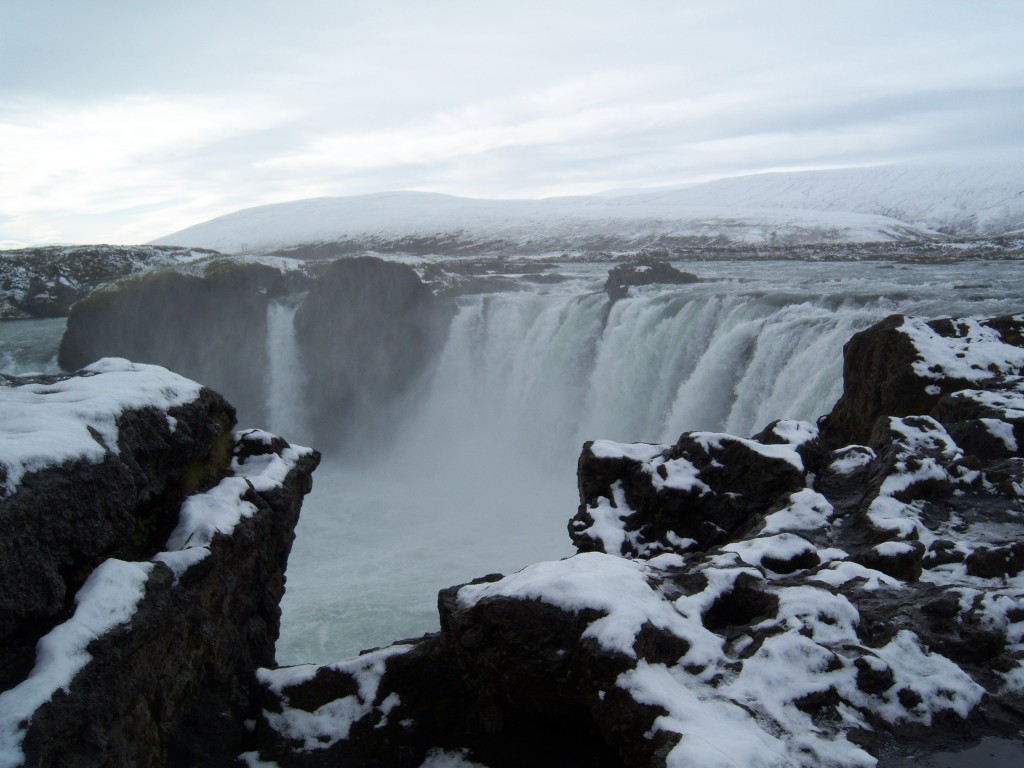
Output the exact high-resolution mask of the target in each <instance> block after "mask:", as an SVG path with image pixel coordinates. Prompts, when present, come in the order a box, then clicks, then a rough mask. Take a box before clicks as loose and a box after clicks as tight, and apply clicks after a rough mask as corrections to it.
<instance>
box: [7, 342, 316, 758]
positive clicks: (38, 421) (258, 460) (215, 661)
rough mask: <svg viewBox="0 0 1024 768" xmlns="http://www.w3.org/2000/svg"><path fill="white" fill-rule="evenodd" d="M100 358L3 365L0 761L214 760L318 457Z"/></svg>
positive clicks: (226, 743)
mask: <svg viewBox="0 0 1024 768" xmlns="http://www.w3.org/2000/svg"><path fill="white" fill-rule="evenodd" d="M234 426H235V413H234V409H233V408H232V407H231V406H230V405H229V404H228V403H227V402H226V401H225V400H224V399H223V398H222V397H221V396H220V395H218V394H216V393H215V392H212V391H211V390H208V389H206V388H204V387H201V386H200V385H198V384H196V383H194V382H192V381H189V380H188V379H184V378H182V377H180V376H177V375H175V374H172V373H170V372H169V371H167V370H165V369H163V368H159V367H156V366H147V365H138V364H133V363H129V362H128V361H126V360H118V359H105V360H101V361H100V362H98V363H96V364H94V365H91V366H89V367H87V368H85V369H84V370H82V371H80V372H79V373H78V374H77V375H75V376H59V377H45V378H35V379H31V380H29V379H15V378H11V377H2V378H0V531H2V536H0V691H2V692H0V766H4V767H5V768H6V767H7V766H18V765H26V766H51V765H52V766H56V765H59V766H74V767H77V766H82V767H84V766H104V765H117V766H128V765H131V766H163V765H171V766H176V765H180V766H192V765H226V764H230V763H231V762H232V760H233V758H234V756H235V755H237V754H238V753H239V751H241V750H242V749H243V744H242V739H243V737H244V736H245V735H246V731H245V729H244V728H243V725H242V724H243V722H244V721H245V720H246V719H247V718H250V717H252V715H253V711H254V710H253V705H252V688H253V685H254V683H255V677H254V672H255V669H256V668H257V667H260V666H268V665H273V664H274V644H275V642H276V640H277V636H278V630H279V625H280V610H279V607H278V603H279V601H280V598H281V596H282V594H283V592H284V570H285V565H286V562H287V558H288V553H289V551H290V549H291V543H292V540H293V538H294V527H295V524H296V522H297V519H298V514H299V507H300V504H301V501H302V497H303V496H304V495H305V494H306V493H307V492H308V491H309V490H310V487H311V474H312V472H313V470H314V469H315V467H316V465H317V463H318V461H319V454H317V453H316V452H315V451H311V450H309V449H306V448H295V447H292V446H289V445H288V444H287V443H286V442H285V441H284V440H282V439H281V438H277V437H274V436H272V435H268V434H266V433H264V432H260V431H257V430H249V431H244V432H232V430H233V428H234Z"/></svg>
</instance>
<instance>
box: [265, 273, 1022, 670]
mask: <svg viewBox="0 0 1024 768" xmlns="http://www.w3.org/2000/svg"><path fill="white" fill-rule="evenodd" d="M681 266H682V268H685V269H687V270H688V271H692V272H695V273H697V274H700V275H701V276H702V277H703V278H704V280H703V281H702V282H701V283H699V284H693V285H687V286H650V287H645V288H640V289H636V288H634V289H632V290H633V293H632V295H631V296H630V297H629V298H627V299H623V300H620V301H617V302H615V303H611V302H610V301H609V299H608V297H607V295H606V294H604V293H603V292H602V291H601V287H602V285H603V283H604V279H605V277H606V274H607V265H605V264H576V265H562V266H561V268H560V269H561V272H562V273H563V274H564V276H565V277H566V278H567V279H566V280H564V281H561V282H557V283H551V284H536V283H526V282H522V283H521V284H520V287H521V288H522V290H520V291H516V292H506V293H491V294H481V295H467V296H461V297H459V298H458V300H457V305H458V306H457V311H456V313H455V315H454V317H453V318H452V320H451V323H450V326H449V328H448V331H447V336H446V339H445V343H444V346H443V349H442V350H441V351H440V354H439V356H438V358H437V361H436V364H435V365H434V367H433V368H432V370H431V372H430V375H429V376H427V377H424V378H422V379H421V380H419V381H418V382H417V384H416V388H415V390H414V391H413V392H412V393H411V394H410V399H411V401H412V402H413V403H414V404H415V408H412V409H410V410H403V415H402V417H401V419H400V420H399V424H398V425H397V429H396V431H395V433H394V437H393V439H392V440H388V441H384V440H383V439H381V440H380V441H376V442H375V443H374V444H372V445H367V446H366V447H367V451H368V453H370V454H373V455H374V458H373V460H372V461H369V462H362V463H357V462H354V461H352V460H351V458H348V459H340V458H338V457H334V458H332V457H331V455H330V454H329V455H328V457H327V460H326V461H325V463H324V465H322V467H321V469H320V470H319V471H318V473H317V478H316V482H315V487H314V491H313V494H312V495H311V496H310V497H309V499H308V500H307V503H306V506H305V508H304V511H303V517H302V521H301V522H300V526H299V531H298V538H297V540H296V544H295V549H294V553H293V556H292V560H291V565H290V566H289V582H288V591H287V594H286V596H285V600H284V604H283V610H284V625H283V634H282V639H281V641H280V643H279V659H280V660H281V661H282V663H289V662H299V661H311V660H322V661H326V660H329V659H333V658H340V657H342V656H344V655H347V654H351V653H355V652H357V651H359V650H361V649H363V648H368V647H372V646H377V645H381V644H384V643H387V642H391V641H393V640H395V639H396V638H398V637H407V636H412V635H415V634H418V633H422V632H426V631H431V630H432V629H435V628H436V621H437V619H436V610H435V608H434V602H435V596H436V592H437V591H438V590H439V589H440V588H442V587H444V586H447V585H449V584H453V583H458V582H460V581H466V580H469V579H472V578H475V577H477V576H480V575H482V574H484V573H489V572H494V571H502V572H510V571H514V570H518V569H519V568H521V567H523V566H525V565H527V564H529V563H531V562H535V561H537V560H541V559H552V558H558V557H563V556H566V555H568V554H570V553H571V551H572V550H571V546H570V542H569V539H568V536H567V534H566V532H565V527H566V524H567V522H568V520H569V518H570V517H572V515H573V514H574V512H575V510H576V506H577V504H578V499H577V492H576V480H575V466H576V460H577V457H578V455H579V450H580V447H581V445H582V443H583V441H585V440H588V439H594V438H607V439H613V440H618V441H625V442H630V441H666V442H674V441H675V440H676V439H677V438H678V436H679V434H680V433H681V432H683V431H684V430H693V429H708V430H724V431H729V432H733V433H736V434H739V435H749V434H752V433H754V432H756V431H758V430H760V429H761V428H762V427H764V426H765V425H766V424H767V423H768V422H770V421H772V420H774V419H777V418H795V419H804V420H812V421H813V420H814V419H816V417H817V416H819V415H821V414H823V413H825V412H827V411H828V410H829V409H830V408H831V406H832V404H833V403H834V402H835V400H836V399H837V398H838V396H839V394H840V392H841V375H842V347H843V344H844V343H845V341H846V340H847V338H848V337H849V336H850V335H851V334H852V333H854V332H855V331H857V330H860V329H862V328H865V327H867V326H869V325H871V324H872V323H874V322H876V321H877V320H879V319H881V318H882V317H885V316H886V315H888V314H890V313H892V312H896V311H905V312H909V313H914V314H920V315H924V316H938V315H943V314H976V315H994V314H1000V313H1005V312H1010V311H1014V310H1016V309H1017V307H1018V302H1019V296H1020V295H1022V293H1021V292H1022V289H1024V277H1021V276H1019V275H1017V274H1016V271H1015V270H1014V269H1013V268H1012V267H1011V266H1006V265H1001V264H997V263H979V264H976V265H972V266H970V267H966V268H965V267H964V266H963V265H954V266H941V265H930V266H914V267H908V268H905V269H904V268H897V269H880V268H879V265H876V264H845V265H829V267H828V270H829V275H828V278H827V279H822V265H815V264H806V263H795V262H794V263H786V264H778V263H773V264H771V265H770V266H769V267H764V266H761V265H751V264H749V263H725V264H714V265H710V264H690V265H681ZM881 266H886V267H888V266H890V265H881ZM965 269H966V270H967V272H968V273H969V275H967V276H968V277H969V280H966V279H965V274H966V273H965ZM957 285H963V286H964V288H962V289H960V290H957V289H956V286H957ZM970 285H974V286H984V288H983V289H980V290H974V289H971V288H969V287H967V286H970Z"/></svg>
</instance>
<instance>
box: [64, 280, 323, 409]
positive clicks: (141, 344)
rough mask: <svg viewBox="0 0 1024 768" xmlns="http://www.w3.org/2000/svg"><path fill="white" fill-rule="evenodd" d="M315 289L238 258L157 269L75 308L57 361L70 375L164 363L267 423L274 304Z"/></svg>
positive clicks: (78, 304)
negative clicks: (120, 363)
mask: <svg viewBox="0 0 1024 768" xmlns="http://www.w3.org/2000/svg"><path fill="white" fill-rule="evenodd" d="M307 285H308V278H307V277H306V276H305V275H304V273H303V272H302V271H301V270H299V269H285V268H278V267H277V266H270V265H267V264H262V263H257V262H246V261H234V260H214V261H210V262H205V263H204V264H203V265H202V268H201V270H199V272H198V273H196V274H193V273H192V272H191V271H178V270H161V271H158V272H150V273H147V274H145V275H142V276H141V277H139V278H135V279H131V280H127V281H124V282H122V283H119V284H118V285H116V286H113V287H111V288H110V289H109V290H102V291H99V292H97V293H94V294H92V295H91V296H89V297H88V298H86V299H84V300H83V301H80V302H78V303H77V304H75V305H74V307H72V309H71V313H70V314H69V315H68V327H67V331H66V332H65V334H64V338H63V339H62V341H61V345H60V353H59V355H58V360H57V361H58V363H59V364H60V366H61V368H63V369H64V370H69V371H73V370H77V369H79V368H81V367H83V366H85V365H88V364H89V363H92V362H93V361H95V360H97V359H99V358H101V357H124V358H127V359H130V360H135V361H137V362H143V363H154V364H157V365H162V366H164V367H166V368H170V369H171V370H173V371H177V372H179V373H181V375H183V376H187V377H189V378H191V379H195V380H196V381H202V382H203V383H204V384H206V385H207V386H209V387H210V388H212V389H214V390H216V391H218V392H223V393H225V396H226V397H228V398H230V400H231V402H232V403H233V404H234V405H235V407H236V408H238V410H239V413H240V414H242V416H243V418H244V419H245V422H244V423H249V424H264V423H266V419H267V414H266V392H265V388H266V385H265V380H266V371H267V306H268V304H269V303H270V302H271V301H272V300H274V299H275V298H278V297H281V296H284V295H286V294H289V293H292V292H294V291H300V290H304V289H305V288H306V287H307Z"/></svg>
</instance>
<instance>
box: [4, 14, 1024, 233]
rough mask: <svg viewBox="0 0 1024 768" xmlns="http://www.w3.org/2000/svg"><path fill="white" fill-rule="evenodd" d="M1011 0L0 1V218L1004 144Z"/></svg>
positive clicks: (161, 224)
mask: <svg viewBox="0 0 1024 768" xmlns="http://www.w3.org/2000/svg"><path fill="white" fill-rule="evenodd" d="M1022 26H1024V4H1020V3H1011V2H999V1H998V0H993V2H987V3H985V4H982V5H976V6H972V7H971V8H967V7H966V6H964V5H963V3H962V2H960V0H903V1H902V2H900V3H896V4H893V3H891V2H882V1H881V0H856V1H854V0H836V2H829V3H821V2H810V0H780V2H777V3H762V2H753V1H752V0H733V2H728V3H723V2H711V1H710V0H692V1H691V2H686V3H679V2H676V1H674V0H673V1H669V0H646V1H645V2H643V3H635V4H632V5H623V4H622V3H613V2H610V0H608V1H606V0H587V1H586V2H583V1H582V0H566V1H565V2H558V3H550V2H539V1H538V0H520V1H519V2H516V3H512V2H507V3H505V2H494V3H479V2H469V1H468V0H438V1H437V2H431V3H421V2H413V1H412V0H390V2H381V3H376V4H373V5H371V4H368V3H362V2H347V1H345V0H342V1H332V2H328V1H327V0H296V2H293V3H288V4H284V3H278V2H271V1H270V0H250V2H241V1H240V0H237V1H236V0H219V1H217V2H208V3H198V2H196V3H178V4H174V5H173V6H172V5H171V4H169V3H138V2H135V1H134V0H133V1H132V2H129V1H128V0H96V2H94V3H88V4H86V3H81V2H78V1H77V0H75V1H74V2H73V1H72V0H46V1H45V2H36V3H4V4H0V28H2V29H4V34H5V45H4V46H0V72H6V73H11V72H17V73H18V76H17V77H11V76H6V77H3V76H0V142H2V143H0V146H3V147H4V152H3V153H2V154H0V178H3V180H4V183H3V184H2V185H0V213H2V214H5V215H6V216H7V219H6V220H4V219H2V218H0V239H11V240H21V241H30V242H37V241H42V240H49V239H57V240H64V241H73V240H81V239H87V238H88V239H96V238H98V239H106V240H115V241H116V240H124V239H126V238H127V239H151V238H155V237H158V236H160V235H162V234H165V233H166V232H168V231H172V230H175V229H179V228H181V227H183V226H186V225H188V224H192V223H196V222H197V221H200V220H203V219H206V218H211V217H213V216H216V215H219V214H223V213H228V212H230V211H232V210H236V209H238V208H242V207H249V206H254V205H260V204H264V203H269V202H279V201H284V200H288V199H297V198H300V197H305V196H313V195H337V194H356V193H365V192H374V191H381V190H386V189H395V188H406V189H423V190H430V191H439V192H449V193H454V194H469V195H487V196H542V195H551V194H572V193H583V192H593V191H597V190H600V189H604V188H610V187H618V186H624V185H628V186H644V185H662V184H672V183H680V182H684V181H687V180H691V179H698V178H709V177H713V176H715V175H719V176H721V175H734V174H737V173H744V172H756V171H758V170H765V169H778V168H785V167H793V168H797V167H800V168H804V167H815V166H816V165H828V166H830V167H834V166H836V165H842V164H844V163H845V164H865V163H880V162H894V161H900V160H907V159H926V160H927V159H935V158H942V157H944V156H948V155H950V154H959V155H964V154H979V153H984V152H989V153H990V154H991V153H1001V152H1016V151H1019V150H1020V148H1021V146H1022V145H1024V136H1020V135H1019V131H1018V127H1019V125H1020V124H1021V118H1022V117H1024V115H1022V111H1024V107H1022V106H1018V105H1024V99H1022V98H1021V97H1022V96H1024V60H1022V58H1021V57H1020V56H1017V55H1016V54H1015V53H1014V52H1015V51H1016V49H1017V47H1018V45H1019V42H1018V41H1017V39H1016V38H1017V34H1018V31H1019V29H1020V28H1022Z"/></svg>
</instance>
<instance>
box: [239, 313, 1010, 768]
mask: <svg viewBox="0 0 1024 768" xmlns="http://www.w3.org/2000/svg"><path fill="white" fill-rule="evenodd" d="M1022 327H1024V316H1015V317H1004V318H996V319H993V320H989V321H980V322H979V321H944V322H933V323H924V322H921V321H919V320H916V319H913V318H904V317H894V318H890V319H889V320H887V321H885V322H883V323H881V324H879V325H878V326H876V327H874V328H871V329H868V330H867V331H865V332H863V333H862V334H859V335H858V336H857V337H855V338H854V339H853V340H852V341H851V343H850V344H849V345H847V350H846V351H847V367H846V377H847V384H848V385H849V386H848V391H847V395H846V396H844V399H843V400H842V401H840V403H839V404H838V405H837V406H836V409H835V411H833V413H832V414H830V415H829V416H828V417H826V418H825V419H823V420H822V422H821V428H820V429H819V427H818V425H814V424H811V423H807V422H793V421H780V422H775V423H773V424H771V425H769V426H768V427H766V428H765V429H764V430H763V431H762V432H760V433H759V434H757V435H756V436H754V437H753V438H740V437H736V436H730V435H724V434H718V433H710V432H691V433H685V434H684V435H682V436H681V437H680V439H679V440H678V441H677V442H676V443H675V444H670V445H647V444H628V445H627V444H618V443H612V442H608V441H593V442H588V443H587V444H586V445H585V446H584V449H583V452H582V455H581V457H580V462H579V473H578V480H579V489H580V501H581V504H580V507H579V511H578V513H577V515H576V516H575V517H574V518H573V519H572V521H570V524H569V532H570V535H571V537H572V539H573V541H574V543H575V544H576V546H577V548H578V549H579V554H577V555H576V556H574V557H571V558H568V559H566V560H561V561H557V562H548V563H539V564H536V565H534V566H530V567H528V568H526V569H524V570H522V571H520V572H519V573H516V574H512V575H510V576H504V577H502V576H500V575H492V576H487V577H484V578H483V579H480V580H479V581H477V582H474V583H472V584H468V585H461V586H455V587H451V588H449V589H447V590H444V591H443V592H442V593H441V595H440V600H439V608H440V612H441V631H440V633H439V634H436V635H429V636H426V637H424V638H421V639H419V640H409V641H402V642H400V643H397V644H396V645H394V646H391V647H389V648H385V649H380V650H377V651H373V652H371V653H367V654H365V655H362V656H359V657H357V658H354V659H350V660H346V661H342V662H338V663H336V664H330V665H324V666H320V667H313V666H310V667H299V668H284V669H279V670H272V669H267V670H263V671H261V672H260V680H261V682H262V685H263V688H264V700H263V704H262V708H263V711H262V713H261V715H260V719H259V723H258V725H257V728H256V746H257V747H258V749H257V750H255V751H253V752H250V753H248V758H247V759H251V760H252V761H253V762H255V760H257V759H264V760H273V761H275V762H276V763H277V764H278V765H280V766H327V765H334V764H338V763H340V762H344V763H345V764H346V765H356V766H371V765H388V766H410V767H413V766H419V765H421V764H422V762H423V761H424V759H428V760H429V759H435V758H437V759H450V760H456V759H463V758H464V759H468V760H471V761H473V762H474V763H476V764H481V765H486V766H490V767H491V768H502V767H503V766H513V765H522V764H527V763H528V764H531V765H540V766H545V765H550V766H556V765H557V766H565V765H607V766H623V765H626V766H677V765H678V766H683V765H700V766H735V765H744V766H754V765H757V766H807V767H808V768H810V766H819V765H834V766H865V767H866V766H873V765H876V764H878V761H879V760H880V764H881V765H899V764H901V761H905V760H907V759H911V757H912V759H917V760H922V761H927V760H929V759H931V757H938V756H941V755H942V754H943V753H944V752H947V751H951V747H952V746H954V745H956V744H960V745H961V749H962V748H965V747H968V746H970V745H971V744H972V743H977V741H978V740H979V739H986V741H985V742H984V745H986V746H988V747H991V748H992V749H993V750H994V749H995V747H996V746H998V747H1000V748H1001V747H1002V746H1003V745H1005V744H1006V743H1010V744H1014V743H1018V742H1017V741H1016V740H1019V738H1020V735H1019V731H1020V728H1021V716H1020V712H1021V711H1022V708H1024V550H1022V549H1021V545H1020V543H1019V542H1020V541H1021V539H1022V534H1024V455H1022V448H1021V447H1022V446H1024V379H1022V374H1024V344H1022V342H1021V328H1022ZM892 382H904V384H901V385H900V386H901V387H903V389H901V390H900V391H896V392H885V393H879V392H873V390H874V389H877V388H879V387H887V386H892ZM911 384H912V385H913V386H914V387H917V389H909V388H908V387H910V385H911ZM890 410H894V411H895V412H892V413H890V412H887V411H890ZM1007 740H1008V741H1007ZM993 745H995V746H993ZM460 756H461V757H460ZM986 759H988V758H987V757H985V756H979V757H978V762H977V763H976V764H977V765H985V764H986V763H985V762H984V760H986ZM998 759H999V758H998V757H993V758H991V760H998ZM988 764H989V765H998V763H996V762H991V761H990V762H989V763H988Z"/></svg>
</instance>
